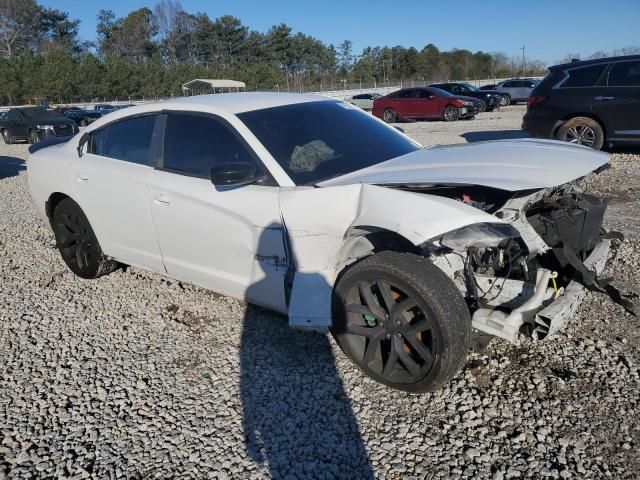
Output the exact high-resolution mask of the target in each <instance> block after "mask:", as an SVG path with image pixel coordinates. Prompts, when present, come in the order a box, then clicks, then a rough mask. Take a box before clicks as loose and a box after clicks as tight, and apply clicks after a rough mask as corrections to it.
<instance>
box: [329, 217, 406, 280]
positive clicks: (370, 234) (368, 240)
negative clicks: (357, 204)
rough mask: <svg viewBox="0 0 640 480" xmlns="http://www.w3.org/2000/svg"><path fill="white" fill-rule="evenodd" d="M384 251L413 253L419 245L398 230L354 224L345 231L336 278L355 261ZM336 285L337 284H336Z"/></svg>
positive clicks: (338, 258) (337, 263)
mask: <svg viewBox="0 0 640 480" xmlns="http://www.w3.org/2000/svg"><path fill="white" fill-rule="evenodd" d="M383 251H393V252H399V253H412V252H416V251H417V247H416V246H415V245H414V244H413V243H412V242H411V241H410V240H409V239H408V238H406V237H405V236H403V235H401V234H400V233H398V232H395V231H393V230H389V229H387V228H384V227H380V226H375V225H352V226H350V227H349V228H348V229H347V231H346V232H345V235H344V239H343V242H342V247H341V248H340V251H339V254H338V257H337V262H336V269H335V271H336V280H335V282H336V283H337V281H338V279H339V278H340V276H341V275H342V273H343V272H344V271H345V270H346V269H348V268H349V267H351V266H352V265H353V264H354V263H357V262H359V261H360V260H362V259H364V258H366V257H368V256H369V255H373V254H374V253H378V252H383ZM334 285H335V284H334Z"/></svg>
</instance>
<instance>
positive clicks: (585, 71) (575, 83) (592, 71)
mask: <svg viewBox="0 0 640 480" xmlns="http://www.w3.org/2000/svg"><path fill="white" fill-rule="evenodd" d="M606 68H607V64H606V63H605V64H601V65H593V66H590V67H582V68H574V69H573V70H569V72H568V73H569V78H567V79H566V80H565V81H564V82H563V83H562V85H560V87H562V88H572V87H593V86H595V85H596V84H597V83H598V79H599V78H600V76H601V75H602V73H603V72H604V70H605V69H606Z"/></svg>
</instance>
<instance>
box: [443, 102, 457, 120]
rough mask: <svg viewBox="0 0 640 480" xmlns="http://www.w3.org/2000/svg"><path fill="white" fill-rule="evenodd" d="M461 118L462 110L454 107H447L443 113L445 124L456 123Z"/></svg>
mask: <svg viewBox="0 0 640 480" xmlns="http://www.w3.org/2000/svg"><path fill="white" fill-rule="evenodd" d="M459 117H460V110H458V109H457V108H456V107H454V106H453V105H447V106H446V107H445V108H444V111H443V112H442V119H443V120H444V121H445V122H455V121H456V120H458V118H459Z"/></svg>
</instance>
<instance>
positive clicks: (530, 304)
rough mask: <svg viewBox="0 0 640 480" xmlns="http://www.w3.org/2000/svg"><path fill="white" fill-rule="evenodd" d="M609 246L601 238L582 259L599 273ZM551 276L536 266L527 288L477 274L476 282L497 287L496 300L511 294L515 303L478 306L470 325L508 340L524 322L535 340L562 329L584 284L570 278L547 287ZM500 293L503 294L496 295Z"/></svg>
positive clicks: (608, 243)
mask: <svg viewBox="0 0 640 480" xmlns="http://www.w3.org/2000/svg"><path fill="white" fill-rule="evenodd" d="M610 247H611V240H609V239H604V240H602V241H601V242H600V243H599V244H598V245H597V246H596V247H595V248H594V249H593V251H592V252H591V254H590V255H589V256H588V257H587V259H586V260H585V261H584V265H585V267H587V268H588V269H589V270H592V271H595V273H596V275H599V274H601V273H602V271H603V270H604V266H605V264H606V262H607V258H608V255H609V249H610ZM551 277H552V272H550V271H549V270H546V269H543V268H541V269H539V270H538V271H537V276H536V285H535V287H534V288H533V289H532V288H527V285H526V284H525V283H524V282H519V281H509V283H508V285H507V284H505V285H502V286H501V282H500V281H499V280H497V281H494V279H484V280H483V279H482V278H478V279H477V280H479V283H484V284H485V285H488V286H490V290H491V289H496V290H497V291H498V293H497V294H496V295H495V297H494V299H495V300H496V301H497V302H503V301H504V297H505V296H506V297H509V296H510V297H513V298H511V302H512V303H514V304H516V305H517V306H515V308H513V310H511V312H509V313H506V312H504V311H502V310H497V309H493V308H480V309H478V310H476V311H475V312H474V314H473V317H472V326H473V328H475V329H477V330H480V331H482V332H485V333H488V334H490V335H494V336H496V337H501V338H504V339H505V340H508V341H510V342H515V341H516V339H517V337H518V334H519V333H520V331H521V329H522V327H523V326H524V325H528V326H529V328H530V332H531V335H532V337H533V338H536V339H538V340H540V339H542V338H545V337H546V336H548V335H551V334H553V333H555V332H557V331H559V330H561V329H562V328H564V327H565V326H566V324H567V322H568V321H569V319H570V318H571V316H572V315H573V314H574V313H575V311H576V309H577V308H578V305H579V304H580V303H581V302H582V299H583V298H584V295H585V293H586V288H585V287H584V286H583V285H582V284H581V283H580V282H577V281H575V280H573V281H571V282H570V283H569V284H568V285H567V286H566V288H564V289H560V290H556V289H553V288H550V287H549V282H550V280H551ZM504 286H507V289H506V290H507V291H506V292H505V291H503V290H504ZM518 289H519V290H520V291H518ZM489 293H491V292H489ZM500 296H502V297H503V298H500V299H498V297H500Z"/></svg>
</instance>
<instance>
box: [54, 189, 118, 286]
mask: <svg viewBox="0 0 640 480" xmlns="http://www.w3.org/2000/svg"><path fill="white" fill-rule="evenodd" d="M51 226H52V228H53V233H54V234H55V237H56V246H57V247H58V250H59V251H60V254H61V255H62V259H63V260H64V263H66V264H67V267H69V270H71V271H72V272H73V273H75V274H76V275H78V276H79V277H82V278H98V277H100V276H102V275H105V274H107V273H110V272H112V271H113V270H115V269H116V268H117V266H118V263H117V262H115V261H114V260H110V259H108V258H107V257H106V256H105V254H104V253H103V252H102V248H100V244H99V243H98V239H97V238H96V235H95V233H93V229H92V228H91V225H90V224H89V220H88V219H87V217H86V215H85V214H84V212H83V211H82V209H81V208H80V206H79V205H78V204H77V203H76V202H74V201H73V200H71V199H70V198H65V199H64V200H62V201H61V202H60V203H59V204H58V205H56V207H55V210H54V211H53V221H52V225H51Z"/></svg>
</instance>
